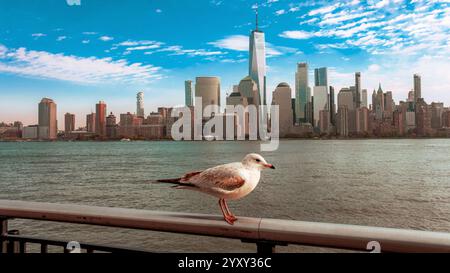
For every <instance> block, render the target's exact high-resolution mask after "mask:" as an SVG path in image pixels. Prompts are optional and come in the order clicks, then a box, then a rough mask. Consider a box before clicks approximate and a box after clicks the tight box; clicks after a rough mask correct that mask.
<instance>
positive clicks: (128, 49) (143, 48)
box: [126, 44, 161, 51]
mask: <svg viewBox="0 0 450 273" xmlns="http://www.w3.org/2000/svg"><path fill="white" fill-rule="evenodd" d="M160 47H161V46H160V45H158V44H154V45H145V46H135V47H128V48H127V49H126V50H127V51H135V50H149V49H156V48H160Z"/></svg>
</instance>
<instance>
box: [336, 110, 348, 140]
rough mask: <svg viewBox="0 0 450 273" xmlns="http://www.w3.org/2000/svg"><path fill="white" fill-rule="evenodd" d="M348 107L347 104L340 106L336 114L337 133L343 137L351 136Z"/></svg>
mask: <svg viewBox="0 0 450 273" xmlns="http://www.w3.org/2000/svg"><path fill="white" fill-rule="evenodd" d="M348 120H349V118H348V108H347V106H346V105H342V106H338V112H337V115H336V123H337V133H338V135H340V136H342V137H348V136H349V130H348Z"/></svg>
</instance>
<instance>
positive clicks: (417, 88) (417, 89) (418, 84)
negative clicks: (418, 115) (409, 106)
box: [414, 74, 422, 102]
mask: <svg viewBox="0 0 450 273" xmlns="http://www.w3.org/2000/svg"><path fill="white" fill-rule="evenodd" d="M420 98H422V78H421V77H420V75H419V74H414V102H417V101H418V100H419V99H420Z"/></svg>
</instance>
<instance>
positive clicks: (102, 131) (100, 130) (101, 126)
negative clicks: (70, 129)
mask: <svg viewBox="0 0 450 273" xmlns="http://www.w3.org/2000/svg"><path fill="white" fill-rule="evenodd" d="M95 109H96V111H95V132H96V133H97V135H99V136H100V137H105V136H106V104H105V103H104V102H103V101H100V102H99V103H97V105H96V107H95Z"/></svg>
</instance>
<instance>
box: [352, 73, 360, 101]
mask: <svg viewBox="0 0 450 273" xmlns="http://www.w3.org/2000/svg"><path fill="white" fill-rule="evenodd" d="M353 100H354V102H355V108H359V107H361V72H356V73H355V94H354V96H353Z"/></svg>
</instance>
